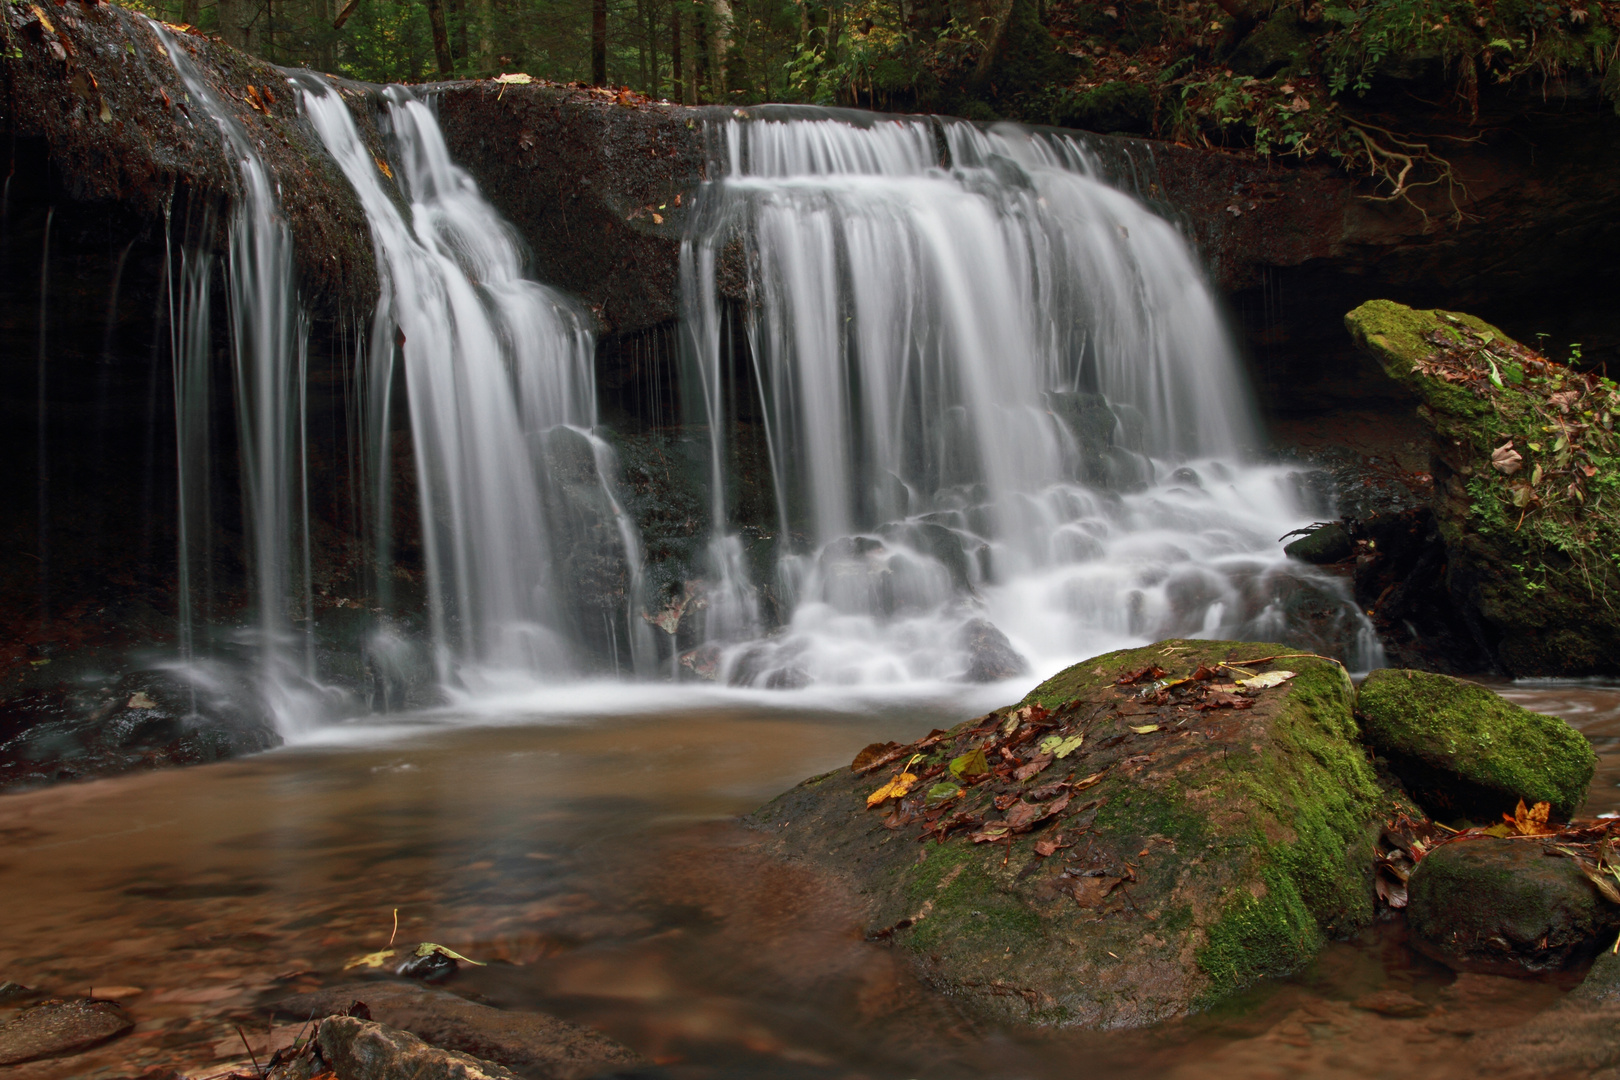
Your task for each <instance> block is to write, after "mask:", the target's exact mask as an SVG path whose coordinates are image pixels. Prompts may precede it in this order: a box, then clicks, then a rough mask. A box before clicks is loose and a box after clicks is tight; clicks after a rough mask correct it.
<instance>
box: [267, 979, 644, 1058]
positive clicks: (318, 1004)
mask: <svg viewBox="0 0 1620 1080" xmlns="http://www.w3.org/2000/svg"><path fill="white" fill-rule="evenodd" d="M357 1001H360V1002H364V1003H365V1005H366V1009H367V1011H368V1013H369V1015H370V1016H371V1018H372V1019H374V1020H376V1021H378V1022H379V1023H381V1024H385V1025H387V1026H388V1027H389V1028H396V1029H398V1030H400V1031H402V1032H408V1033H409V1034H411V1035H414V1036H416V1037H417V1038H420V1039H423V1040H425V1041H426V1042H428V1043H431V1044H433V1045H434V1046H436V1047H443V1048H444V1049H446V1050H453V1051H459V1052H461V1053H464V1054H469V1055H472V1056H473V1057H476V1058H480V1059H485V1060H488V1061H492V1062H495V1063H497V1064H499V1065H503V1066H505V1067H506V1068H509V1069H511V1070H512V1071H513V1072H515V1073H516V1074H517V1075H519V1076H521V1077H524V1078H526V1080H574V1078H576V1077H586V1076H597V1075H600V1074H601V1073H604V1072H608V1071H611V1070H612V1069H615V1068H625V1067H629V1066H634V1065H638V1064H640V1063H641V1059H640V1058H639V1057H637V1056H636V1054H635V1053H634V1052H633V1051H631V1050H629V1049H628V1048H626V1047H624V1046H622V1045H620V1044H619V1043H617V1042H614V1041H613V1040H612V1039H610V1038H608V1037H607V1036H606V1035H603V1034H602V1033H601V1032H599V1031H594V1030H592V1029H590V1028H587V1027H581V1026H580V1025H578V1024H572V1023H569V1022H568V1021H566V1020H561V1019H558V1018H557V1017H555V1016H548V1015H546V1014H545V1013H534V1012H512V1011H508V1010H505V1009H495V1008H491V1007H490V1006H488V1005H480V1004H478V1003H477V1002H475V1001H468V1000H467V999H466V998H463V997H460V996H458V995H456V994H452V993H450V992H449V991H446V990H430V989H428V988H426V987H422V986H416V985H414V984H411V983H393V982H368V983H354V984H350V985H345V986H334V987H328V988H326V989H324V990H318V991H315V992H313V993H309V994H299V995H297V996H295V997H291V998H287V999H286V1000H284V1001H280V1002H277V1003H276V1005H275V1012H276V1013H277V1014H278V1015H282V1016H286V1017H289V1018H292V1019H295V1020H304V1019H306V1018H308V1017H310V1016H330V1015H332V1014H335V1013H342V1012H345V1011H346V1010H347V1009H348V1008H349V1006H350V1005H351V1004H352V1003H354V1002H357Z"/></svg>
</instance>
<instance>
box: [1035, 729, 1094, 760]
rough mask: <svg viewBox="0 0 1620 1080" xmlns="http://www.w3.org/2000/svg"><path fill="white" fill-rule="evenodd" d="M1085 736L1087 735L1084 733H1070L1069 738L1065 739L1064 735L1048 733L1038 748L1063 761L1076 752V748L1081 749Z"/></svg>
mask: <svg viewBox="0 0 1620 1080" xmlns="http://www.w3.org/2000/svg"><path fill="white" fill-rule="evenodd" d="M1085 738H1086V737H1085V735H1083V734H1082V735H1070V736H1069V737H1068V738H1067V739H1065V738H1064V737H1063V736H1062V735H1048V736H1047V737H1046V738H1044V739H1042V740H1041V741H1040V745H1039V746H1038V749H1039V750H1040V752H1041V753H1043V754H1051V755H1052V756H1053V757H1054V758H1057V759H1058V760H1059V761H1061V760H1062V759H1064V758H1066V757H1068V756H1069V755H1070V754H1072V753H1074V752H1075V751H1076V750H1078V749H1080V744H1081V743H1082V742H1084V741H1085Z"/></svg>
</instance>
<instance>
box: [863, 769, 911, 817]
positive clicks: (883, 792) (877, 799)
mask: <svg viewBox="0 0 1620 1080" xmlns="http://www.w3.org/2000/svg"><path fill="white" fill-rule="evenodd" d="M916 783H917V774H916V773H909V772H901V773H897V774H896V775H895V776H894V778H893V779H892V780H890V781H889V782H888V783H887V784H884V785H883V786H882V787H880V788H878V789H877V790H876V791H874V792H872V794H870V795H868V796H867V797H866V805H867V808H868V809H870V808H871V807H874V806H877V805H878V804H879V803H882V802H886V801H888V800H889V799H898V798H900V797H901V796H903V795H905V794H906V793H907V792H909V791H910V790H911V789H912V787H913V786H915V785H916Z"/></svg>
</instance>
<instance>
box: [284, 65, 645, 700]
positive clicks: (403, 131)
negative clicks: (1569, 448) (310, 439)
mask: <svg viewBox="0 0 1620 1080" xmlns="http://www.w3.org/2000/svg"><path fill="white" fill-rule="evenodd" d="M385 100H386V109H385V111H384V113H383V124H384V127H385V129H386V134H387V137H388V141H389V144H390V149H391V156H392V158H393V159H394V161H395V164H396V168H395V169H390V168H389V167H388V166H387V165H386V164H385V163H384V162H383V161H382V160H381V159H380V158H377V157H374V156H373V153H372V151H371V150H370V149H369V148H368V147H367V145H366V143H365V142H364V140H363V139H362V138H361V135H360V133H359V130H358V129H357V127H356V125H355V121H354V118H353V116H352V115H351V114H350V111H349V108H348V106H347V105H346V104H345V103H344V101H343V99H342V96H341V95H340V93H339V92H338V91H336V90H334V89H332V88H331V87H330V86H328V85H326V84H325V82H324V81H323V80H320V79H317V78H310V79H306V80H305V82H304V104H305V108H306V109H307V112H308V115H309V117H310V119H311V121H312V122H313V123H314V125H315V128H316V130H317V132H318V133H319V135H320V138H321V140H322V142H323V143H324V144H325V146H326V148H327V149H328V151H329V152H330V153H331V154H332V156H333V157H334V158H335V159H336V161H337V163H338V165H339V167H340V168H341V169H342V170H343V173H344V175H345V176H346V177H347V178H348V180H349V182H350V183H351V184H352V185H353V186H354V189H355V191H356V192H357V193H358V194H359V197H360V201H361V204H362V206H363V208H364V210H365V213H366V217H367V220H368V221H369V223H370V226H371V234H372V242H373V245H374V248H375V250H376V256H377V267H378V272H379V277H380V279H381V280H382V294H383V295H382V298H381V300H380V302H379V305H378V308H377V312H376V314H375V317H374V320H373V325H372V334H371V343H370V348H369V360H368V364H369V376H367V378H366V379H365V383H366V386H365V389H364V396H365V401H366V413H367V422H366V430H367V442H368V444H369V452H368V455H367V456H368V458H369V460H370V462H371V465H370V468H369V470H368V471H369V472H370V474H371V481H370V484H371V486H372V488H373V490H374V491H376V492H377V493H378V496H377V498H376V503H377V514H376V517H377V526H376V531H377V534H378V536H379V545H378V547H379V554H378V562H379V563H380V564H381V565H382V567H383V568H384V570H383V573H384V574H385V575H386V565H387V562H388V559H387V541H386V537H387V535H388V529H387V522H388V519H389V510H388V505H387V498H386V493H387V491H388V490H389V479H388V471H389V469H390V467H391V459H390V430H389V421H390V416H391V414H392V411H393V408H392V403H393V399H394V397H395V395H396V394H397V393H398V392H400V390H399V388H397V387H396V385H395V369H396V356H397V357H398V363H397V366H398V367H400V368H402V369H403V373H404V387H403V393H404V394H405V396H406V404H407V406H408V410H409V415H410V432H411V440H412V445H413V447H414V451H415V462H414V464H415V469H416V473H417V481H418V484H417V487H418V497H419V500H420V511H421V515H420V516H421V526H422V545H423V552H424V558H425V562H426V569H427V576H428V595H427V603H428V608H429V613H430V620H431V624H432V626H431V632H432V639H433V642H434V646H435V649H436V662H437V665H438V669H439V677H440V681H441V682H442V683H445V684H448V685H454V684H456V683H459V684H461V685H464V686H468V687H470V688H473V689H489V688H491V687H492V686H496V685H499V684H500V683H501V681H502V679H503V677H505V676H508V675H515V676H518V677H519V678H520V679H528V678H532V677H533V676H540V677H552V678H555V677H557V676H560V675H570V674H579V673H582V672H585V671H589V670H593V669H594V670H601V668H602V667H603V664H604V661H605V659H606V658H607V657H609V656H615V657H616V654H615V646H616V645H617V643H618V642H619V641H621V640H627V641H628V643H629V647H630V651H631V656H630V657H629V658H628V662H626V663H624V664H622V665H621V664H619V663H617V662H615V663H614V667H616V668H617V667H621V666H622V667H623V668H626V669H630V670H633V669H634V668H635V667H636V666H637V661H638V659H639V660H640V661H641V666H645V664H646V663H647V662H649V660H650V657H651V647H650V629H649V628H648V627H647V626H646V625H645V624H644V623H642V622H641V620H639V619H635V618H633V617H632V613H633V612H634V611H635V610H636V608H637V607H638V592H639V573H640V565H641V558H640V553H639V546H638V545H639V539H638V536H637V533H636V530H635V528H634V526H633V524H631V523H630V521H629V519H628V518H627V516H626V515H625V514H624V512H623V510H622V509H621V507H620V506H619V504H618V501H617V500H616V498H615V497H614V492H613V487H612V483H611V477H612V475H613V472H614V471H615V466H614V464H613V455H612V452H611V450H610V449H609V448H608V447H607V445H606V444H605V443H604V442H603V441H602V440H601V439H599V438H598V437H597V436H596V435H594V434H593V433H592V431H591V426H592V425H593V424H594V423H595V419H596V396H595V383H594V379H593V371H592V356H593V346H594V342H593V339H592V335H591V333H590V332H589V330H588V329H587V327H586V324H585V323H584V321H583V320H582V319H581V317H580V316H579V315H578V313H577V312H576V311H575V309H574V307H573V306H572V305H571V304H570V303H569V302H568V301H567V300H566V299H565V298H563V297H562V296H561V295H559V294H557V293H555V292H553V291H551V290H549V289H547V288H545V287H543V286H541V285H539V284H537V283H535V282H533V281H531V280H528V279H527V278H525V277H524V275H523V261H522V257H521V250H520V248H519V246H518V244H517V243H516V241H515V238H514V236H513V234H512V233H511V231H510V228H509V227H508V226H507V225H506V223H505V222H503V221H502V220H501V219H500V217H499V216H498V215H497V214H496V213H495V211H494V209H493V208H492V207H491V206H490V205H489V204H488V203H487V202H486V201H484V199H483V198H482V197H481V196H480V195H479V193H478V189H477V186H476V185H475V184H474V183H473V181H472V179H471V177H469V176H468V175H467V174H466V173H465V172H463V171H462V170H461V169H459V168H457V167H456V166H455V165H454V164H453V163H452V162H451V161H450V155H449V152H448V150H447V149H446V147H445V144H444V138H443V135H442V134H441V133H440V131H439V127H438V123H437V121H436V120H435V118H434V116H433V113H432V111H431V110H430V109H429V108H428V107H427V105H426V104H424V103H423V102H422V101H420V100H418V99H417V98H415V97H413V96H412V95H411V94H410V93H409V92H408V91H406V90H404V89H403V88H400V87H391V88H389V89H388V90H387V91H386V97H385ZM396 172H397V176H396V175H390V174H395V173H396ZM391 179H392V180H394V181H395V183H390V182H389V181H390V180H391ZM396 184H397V186H396ZM589 588H595V589H596V594H595V595H596V599H598V600H600V598H601V597H602V596H604V595H606V596H614V595H616V596H617V597H618V601H617V606H616V612H615V613H614V614H612V615H611V616H604V615H603V614H602V612H603V611H605V610H607V609H608V605H607V604H604V603H600V602H598V603H594V604H593V603H592V602H591V598H590V597H586V596H584V595H582V594H583V592H584V590H586V589H589ZM593 611H594V612H595V613H596V616H595V618H596V619H598V620H605V623H604V624H603V625H596V623H595V622H594V621H593V618H592V615H591V612H593ZM615 623H616V624H617V625H614V624H615ZM396 644H397V643H396ZM626 673H630V671H629V670H627V671H626Z"/></svg>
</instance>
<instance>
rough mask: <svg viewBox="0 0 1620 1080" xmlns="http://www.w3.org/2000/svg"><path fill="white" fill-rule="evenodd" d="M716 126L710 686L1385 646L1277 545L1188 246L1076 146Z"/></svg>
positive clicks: (822, 127) (840, 120)
mask: <svg viewBox="0 0 1620 1080" xmlns="http://www.w3.org/2000/svg"><path fill="white" fill-rule="evenodd" d="M709 134H710V138H711V144H712V146H713V147H714V151H713V155H712V160H711V163H710V177H711V179H710V180H709V181H708V182H707V183H706V184H705V185H704V188H703V190H702V191H701V192H700V194H699V200H698V205H697V207H696V208H695V210H694V217H695V225H694V227H693V229H692V230H691V234H690V235H689V237H688V240H687V244H686V249H685V251H684V252H683V259H682V286H683V296H684V303H685V305H686V306H685V311H684V318H685V323H686V327H687V334H688V345H689V349H688V352H689V354H690V371H689V377H688V380H687V381H688V384H689V385H690V386H692V387H693V390H692V391H691V392H690V393H689V395H688V398H689V400H690V401H691V402H694V403H696V410H695V411H696V413H697V415H695V416H693V417H692V418H691V419H692V421H693V422H696V423H701V424H706V425H707V426H708V428H709V432H710V439H711V448H712V462H713V466H712V477H713V481H714V487H713V498H714V507H713V514H714V521H715V536H714V539H713V541H712V543H711V545H710V553H711V564H712V565H711V567H710V573H711V574H712V576H713V579H714V585H713V587H712V588H711V590H710V597H709V608H708V611H707V615H708V625H707V628H706V632H707V638H708V640H709V642H710V647H711V648H716V649H718V650H719V652H720V657H721V658H720V659H719V661H718V662H717V663H718V670H719V672H720V675H721V677H723V678H726V679H728V680H729V681H731V682H733V683H737V684H744V685H772V686H792V685H803V684H805V683H808V682H835V683H867V684H869V683H874V682H895V681H906V680H915V679H934V678H952V677H958V678H959V677H964V676H967V677H985V676H989V675H995V674H1006V673H1009V672H1010V671H1013V670H1016V669H1017V668H1018V666H1019V661H1018V658H1017V656H1016V655H1015V650H1016V652H1017V653H1021V654H1023V655H1024V656H1026V657H1029V658H1031V659H1032V660H1034V662H1035V663H1036V665H1037V666H1038V667H1041V668H1043V669H1050V668H1052V667H1054V666H1055V665H1056V664H1057V663H1059V662H1062V661H1066V660H1073V659H1078V658H1080V657H1082V656H1086V655H1093V654H1095V653H1098V652H1102V651H1104V650H1106V649H1109V648H1114V647H1119V646H1124V645H1129V644H1140V643H1144V642H1147V641H1152V640H1155V639H1158V638H1163V637H1168V636H1177V635H1187V636H1192V635H1197V636H1217V635H1219V636H1229V637H1240V638H1241V637H1249V638H1258V639H1265V638H1275V637H1284V638H1289V639H1291V640H1294V641H1297V642H1299V643H1300V644H1310V645H1317V646H1319V647H1321V648H1323V649H1324V650H1327V651H1332V652H1336V653H1338V654H1341V655H1345V657H1346V659H1347V660H1348V661H1350V662H1351V663H1352V665H1358V664H1359V665H1362V666H1367V665H1371V664H1376V663H1377V662H1378V656H1377V654H1376V638H1375V637H1373V636H1372V634H1371V629H1370V626H1369V625H1368V624H1367V622H1366V620H1365V618H1364V617H1363V616H1362V615H1361V613H1360V612H1359V611H1358V610H1357V609H1356V608H1355V606H1354V604H1353V603H1352V602H1351V600H1350V598H1349V596H1348V593H1347V590H1346V589H1345V588H1344V586H1343V585H1342V583H1340V582H1338V581H1336V580H1334V579H1331V578H1329V577H1327V576H1326V575H1323V574H1321V573H1319V572H1316V571H1315V570H1313V569H1311V568H1309V567H1302V566H1300V565H1299V564H1292V563H1288V562H1287V561H1286V560H1285V559H1284V558H1283V556H1282V553H1281V549H1280V548H1281V546H1280V544H1278V543H1277V538H1278V536H1279V534H1281V533H1283V532H1286V531H1288V530H1289V529H1291V528H1293V527H1295V526H1296V525H1298V524H1299V523H1300V519H1301V517H1302V516H1305V515H1307V514H1309V513H1310V512H1311V510H1312V509H1313V508H1312V507H1311V506H1309V505H1308V504H1307V502H1306V501H1305V500H1304V498H1303V496H1302V492H1301V490H1300V486H1299V477H1298V475H1297V470H1290V469H1285V468H1280V467H1277V466H1264V465H1257V464H1253V463H1250V462H1246V461H1245V459H1244V453H1245V451H1252V450H1253V448H1255V447H1256V446H1257V445H1258V443H1259V441H1260V440H1259V435H1258V431H1257V426H1256V422H1255V418H1254V413H1253V409H1252V405H1251V403H1250V400H1249V396H1248V391H1247V380H1246V376H1245V374H1244V371H1243V368H1242V366H1241V363H1240V361H1239V358H1238V356H1237V353H1236V350H1235V348H1234V347H1233V344H1232V341H1231V338H1230V335H1229V333H1228V331H1227V329H1226V327H1225V325H1224V323H1223V321H1222V319H1221V316H1220V313H1219V311H1218V308H1217V304H1216V302H1215V300H1214V298H1213V294H1212V292H1211V290H1210V288H1209V286H1208V285H1207V283H1206V281H1205V279H1204V277H1203V275H1202V273H1201V271H1200V269H1199V266H1198V263H1197V261H1196V259H1195V257H1194V255H1193V252H1192V251H1191V249H1190V247H1189V245H1188V244H1187V243H1186V241H1185V240H1184V238H1183V237H1182V236H1181V235H1180V234H1179V233H1178V232H1177V231H1176V229H1175V228H1174V227H1173V226H1172V225H1171V224H1170V223H1169V222H1168V221H1166V220H1165V219H1163V218H1161V217H1159V216H1157V215H1156V214H1154V213H1153V212H1152V211H1151V210H1149V209H1148V208H1147V207H1146V206H1145V205H1143V204H1142V203H1141V202H1139V201H1138V200H1136V199H1135V198H1133V197H1132V196H1130V195H1128V194H1126V193H1125V192H1123V191H1121V190H1119V189H1118V188H1116V187H1114V186H1112V185H1111V184H1109V183H1108V182H1107V181H1106V179H1105V178H1104V177H1103V176H1102V175H1101V174H1100V170H1099V167H1098V165H1097V162H1096V160H1095V158H1094V157H1093V155H1092V154H1090V153H1089V152H1088V151H1087V149H1086V148H1085V146H1084V145H1083V144H1081V143H1079V142H1078V141H1076V140H1075V139H1074V138H1073V137H1070V136H1066V135H1040V134H1033V133H1029V132H1026V131H1023V130H1020V129H1015V128H1011V127H1003V128H996V129H993V130H989V131H986V130H983V129H980V128H979V127H977V126H974V125H971V124H967V123H962V122H954V121H943V120H929V119H920V118H902V119H893V118H877V117H864V118H860V117H858V116H856V115H855V114H832V113H827V112H821V113H819V114H814V113H812V114H810V115H806V112H805V111H804V110H795V111H794V112H793V113H791V114H786V115H785V116H781V117H773V116H772V115H771V114H770V111H769V110H766V111H764V115H763V116H761V117H757V118H753V119H732V120H728V121H725V122H724V123H722V124H717V125H715V126H713V127H712V128H711V129H710V132H709ZM733 244H738V245H740V250H741V252H742V258H741V263H742V265H743V266H744V267H745V273H746V279H747V297H746V303H745V304H744V305H743V308H744V310H743V312H742V315H741V318H742V320H743V324H744V326H745V333H744V334H743V335H741V338H742V340H741V341H740V343H737V344H735V345H732V346H730V347H728V343H727V340H726V338H725V336H724V335H722V333H721V330H722V328H723V327H724V326H725V325H726V324H727V313H726V311H725V309H724V305H723V303H722V301H721V299H720V297H719V286H718V279H719V271H718V267H719V264H720V260H721V258H722V255H723V253H724V252H725V251H726V250H728V246H729V245H733ZM741 367H746V368H747V369H748V371H749V374H751V377H752V383H753V385H754V386H755V387H756V388H757V393H758V402H757V418H756V417H750V418H748V421H749V423H752V424H756V425H757V426H758V427H759V428H760V429H762V432H763V439H764V442H765V444H766V448H767V451H768V460H769V461H770V463H771V474H772V475H771V481H772V484H773V487H774V494H775V498H776V505H777V515H778V521H777V522H776V523H775V529H774V533H775V540H774V542H775V545H776V547H775V557H774V560H773V562H774V572H773V573H772V574H771V575H769V577H768V578H767V579H765V580H751V579H750V578H749V577H748V576H747V574H746V572H745V570H744V567H745V566H746V565H747V561H746V560H744V559H742V558H740V557H739V556H738V552H739V551H740V550H741V549H742V547H743V546H744V542H745V538H744V537H743V536H742V535H741V533H740V531H739V525H740V523H739V522H737V521H734V520H731V518H730V517H729V516H728V508H727V506H726V505H725V501H724V495H723V493H724V491H725V490H726V484H725V483H724V480H725V474H726V472H727V469H728V467H729V465H728V462H729V460H730V448H729V447H728V439H730V438H732V437H734V434H735V432H736V431H737V430H738V429H739V426H740V424H741V422H742V421H743V419H744V418H743V417H741V416H739V415H735V414H734V413H733V412H731V411H728V407H727V401H728V399H727V397H726V395H724V394H722V393H721V392H720V387H721V386H722V384H723V383H725V382H726V381H727V380H728V378H729V379H733V380H734V379H736V378H737V377H738V370H739V368H741ZM737 411H739V412H740V411H741V410H737ZM1314 509H1317V510H1319V511H1323V510H1325V509H1326V508H1325V507H1318V508H1314ZM753 542H757V540H756V541H753ZM765 592H769V593H771V594H772V595H773V596H774V598H775V600H776V602H777V603H776V606H777V608H778V609H779V610H785V611H787V612H789V613H790V615H789V617H788V619H787V622H786V626H785V627H784V628H783V629H782V631H781V632H780V633H776V634H770V635H766V634H764V630H765V627H763V626H762V625H761V622H760V619H759V616H758V611H759V609H760V604H759V599H760V597H761V594H762V593H765ZM1003 634H1005V635H1006V637H1005V638H1004V637H1003V636H1002V635H1003ZM1008 638H1010V641H1008V640H1007V639H1008Z"/></svg>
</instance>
